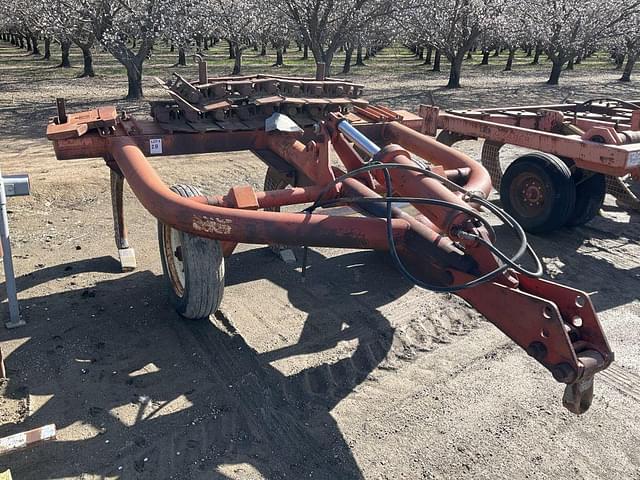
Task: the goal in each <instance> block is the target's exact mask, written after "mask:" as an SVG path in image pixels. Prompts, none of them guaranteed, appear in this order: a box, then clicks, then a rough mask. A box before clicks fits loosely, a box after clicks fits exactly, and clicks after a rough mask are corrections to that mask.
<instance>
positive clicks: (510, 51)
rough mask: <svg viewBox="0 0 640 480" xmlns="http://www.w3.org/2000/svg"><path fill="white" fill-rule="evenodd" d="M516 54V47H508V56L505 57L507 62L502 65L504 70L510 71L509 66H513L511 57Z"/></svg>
mask: <svg viewBox="0 0 640 480" xmlns="http://www.w3.org/2000/svg"><path fill="white" fill-rule="evenodd" d="M515 55H516V49H515V48H510V49H509V57H508V58H507V64H506V65H505V67H504V71H505V72H510V71H511V67H512V66H513V57H515Z"/></svg>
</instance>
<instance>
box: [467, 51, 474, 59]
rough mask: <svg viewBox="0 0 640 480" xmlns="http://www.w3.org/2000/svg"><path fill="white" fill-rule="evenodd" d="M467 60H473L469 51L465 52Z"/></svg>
mask: <svg viewBox="0 0 640 480" xmlns="http://www.w3.org/2000/svg"><path fill="white" fill-rule="evenodd" d="M467 60H473V55H472V54H471V50H469V51H468V52H467Z"/></svg>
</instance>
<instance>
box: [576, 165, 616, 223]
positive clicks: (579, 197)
mask: <svg viewBox="0 0 640 480" xmlns="http://www.w3.org/2000/svg"><path fill="white" fill-rule="evenodd" d="M588 174H589V172H586V171H585V170H582V169H578V170H577V171H576V173H574V176H573V179H574V183H575V185H576V204H575V206H574V207H573V211H572V212H571V215H570V216H569V220H568V221H567V225H570V226H578V225H584V224H585V223H587V222H588V221H589V220H592V219H593V218H594V217H595V216H596V215H598V212H599V211H600V209H601V208H602V204H603V203H604V197H605V195H606V193H607V179H606V177H605V176H604V175H603V174H601V173H594V174H592V175H591V176H589V177H588V178H586V179H585V180H582V178H583V176H584V175H588Z"/></svg>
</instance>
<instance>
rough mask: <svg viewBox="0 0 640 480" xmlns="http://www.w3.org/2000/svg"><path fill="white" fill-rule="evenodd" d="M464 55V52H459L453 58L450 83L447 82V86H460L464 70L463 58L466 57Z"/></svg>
mask: <svg viewBox="0 0 640 480" xmlns="http://www.w3.org/2000/svg"><path fill="white" fill-rule="evenodd" d="M464 56H465V53H464V52H462V53H460V52H458V54H457V55H456V56H455V57H454V58H453V59H451V68H450V69H449V83H447V88H460V72H461V70H462V60H463V59H464Z"/></svg>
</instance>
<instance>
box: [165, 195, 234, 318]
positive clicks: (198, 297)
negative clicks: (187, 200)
mask: <svg viewBox="0 0 640 480" xmlns="http://www.w3.org/2000/svg"><path fill="white" fill-rule="evenodd" d="M171 190H173V191H174V192H175V193H177V194H178V195H180V196H182V197H195V196H200V195H202V193H201V192H200V190H199V189H198V188H196V187H193V186H191V185H174V186H172V187H171ZM158 244H159V246H160V259H161V261H162V272H163V273H164V278H165V281H166V283H167V290H168V294H169V301H170V302H171V304H172V305H173V307H174V308H175V310H176V312H178V314H180V315H181V316H182V317H184V318H188V319H191V320H198V319H202V318H209V315H211V314H213V313H215V312H216V310H218V307H219V306H220V302H221V301H222V296H223V293H224V274H225V269H224V255H223V253H222V247H221V245H220V242H219V241H218V240H213V239H209V238H203V237H198V236H196V235H192V234H190V233H186V232H182V231H179V230H176V229H174V228H172V227H170V226H169V225H166V224H164V223H162V222H160V221H158Z"/></svg>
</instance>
